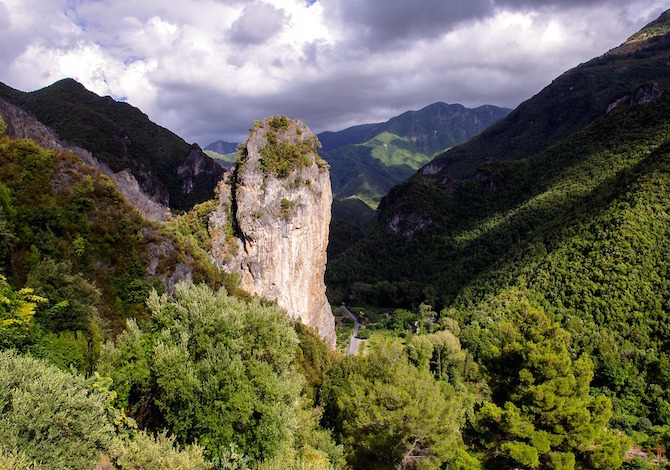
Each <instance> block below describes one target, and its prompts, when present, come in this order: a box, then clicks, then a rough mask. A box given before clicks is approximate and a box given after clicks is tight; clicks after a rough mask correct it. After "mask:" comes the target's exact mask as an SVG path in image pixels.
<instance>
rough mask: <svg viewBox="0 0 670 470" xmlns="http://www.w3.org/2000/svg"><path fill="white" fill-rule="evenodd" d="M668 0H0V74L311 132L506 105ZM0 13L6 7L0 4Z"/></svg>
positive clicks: (171, 114)
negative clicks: (445, 106)
mask: <svg viewBox="0 0 670 470" xmlns="http://www.w3.org/2000/svg"><path fill="white" fill-rule="evenodd" d="M669 7H670V0H661V1H660V2H659V1H658V0H637V1H633V2H629V3H628V4H627V5H621V4H619V2H617V1H616V0H580V1H577V0H574V1H573V0H567V1H558V0H556V1H552V0H543V1H541V2H532V1H530V0H494V1H492V0H473V1H471V2H444V1H443V0H426V1H425V2H422V3H421V4H420V6H418V7H417V6H416V5H415V4H414V3H411V2H404V1H402V0H357V1H355V2H352V1H350V0H327V1H325V0H319V1H316V2H313V4H311V5H310V3H309V2H306V1H305V0H254V1H253V2H251V3H250V2H244V1H238V0H229V1H223V0H175V1H171V2H165V1H164V0H145V1H143V2H136V1H134V0H97V1H84V0H0V41H1V42H2V44H3V48H2V49H1V50H0V81H2V82H5V83H7V84H8V85H10V86H13V87H15V88H18V89H21V90H32V89H35V88H39V87H43V86H47V85H49V84H51V83H53V82H54V81H56V80H58V79H61V78H64V77H72V78H75V79H76V80H78V81H80V82H81V83H83V84H84V85H85V86H86V87H87V88H89V89H91V90H92V91H95V92H96V93H98V94H101V95H103V94H110V95H112V96H114V97H117V98H119V97H125V98H127V100H128V102H130V103H131V104H133V105H134V106H137V107H139V108H140V109H142V110H143V111H144V112H145V113H147V114H148V115H149V116H150V118H151V119H153V120H154V121H156V122H158V123H159V124H161V125H164V126H166V127H168V128H169V129H171V130H173V131H175V132H176V133H177V134H179V135H181V136H182V137H184V138H185V139H186V140H188V141H197V142H198V143H200V144H202V145H206V144H208V143H209V142H210V141H213V140H216V139H219V138H226V139H228V140H242V139H244V138H245V136H246V133H247V130H248V128H249V126H250V125H251V122H252V121H253V120H254V119H259V118H262V117H264V116H267V115H270V114H275V113H284V114H287V115H289V116H291V117H295V118H300V119H303V120H305V121H306V122H307V124H308V125H309V126H310V127H312V129H313V130H315V131H317V132H318V131H322V130H326V129H329V130H337V129H341V128H343V127H346V126H348V125H353V124H358V123H363V122H375V121H381V120H386V119H388V118H390V117H391V116H393V115H395V114H398V113H400V112H402V111H405V110H407V109H418V108H420V107H423V106H425V105H427V104H430V103H432V102H435V101H447V102H452V103H453V102H460V103H462V104H464V105H466V106H478V105H481V104H485V103H490V104H496V105H502V106H510V107H513V106H516V105H517V104H518V103H519V102H521V101H522V100H525V99H527V98H529V97H530V96H532V95H533V94H534V93H536V92H538V91H539V90H540V89H541V88H542V87H544V86H545V85H547V84H548V83H549V82H550V81H551V80H552V79H553V78H555V77H556V76H557V75H559V74H560V73H562V72H563V71H565V70H567V69H568V68H571V67H573V66H575V65H577V64H578V63H579V62H582V61H585V60H588V59H590V58H591V57H594V56H596V55H599V54H601V53H602V52H605V51H606V50H607V49H609V48H611V47H614V46H616V45H618V44H619V43H621V42H623V41H624V40H625V39H626V37H627V36H628V35H629V34H632V33H634V32H635V31H636V30H637V29H639V28H640V27H641V26H643V24H644V23H645V22H647V21H649V20H651V19H653V17H655V16H657V15H658V14H660V13H661V11H662V10H664V9H666V8H669ZM5 10H6V11H5Z"/></svg>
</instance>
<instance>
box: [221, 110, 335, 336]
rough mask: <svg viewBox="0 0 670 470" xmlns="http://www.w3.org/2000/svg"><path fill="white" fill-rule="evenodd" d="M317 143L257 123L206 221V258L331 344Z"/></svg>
mask: <svg viewBox="0 0 670 470" xmlns="http://www.w3.org/2000/svg"><path fill="white" fill-rule="evenodd" d="M317 144H318V140H317V139H316V137H315V136H314V135H313V134H312V132H311V131H310V130H309V129H308V128H307V126H305V124H303V123H301V122H299V121H291V120H288V119H286V117H284V116H282V117H278V116H275V117H272V118H267V119H265V120H264V121H262V122H257V123H256V126H255V128H254V129H253V130H252V131H251V135H250V136H249V139H248V141H247V143H246V150H244V151H243V155H242V156H241V158H240V161H239V164H238V166H237V168H236V169H235V171H234V173H233V175H231V176H230V177H229V178H228V181H227V182H221V183H219V186H218V194H219V205H218V209H217V210H216V211H215V212H214V213H213V214H212V215H211V217H210V221H209V224H210V233H211V234H212V254H213V256H214V258H215V259H216V260H217V262H218V263H219V265H220V266H221V267H222V268H223V269H225V270H226V271H228V272H231V273H236V274H237V275H238V276H239V278H240V284H241V287H242V288H243V289H244V290H246V291H248V292H249V293H251V294H253V295H258V296H260V297H264V298H267V299H269V300H274V301H276V302H277V304H278V305H279V306H281V307H283V308H284V309H286V311H287V312H288V315H289V316H290V317H291V318H293V319H298V320H300V321H301V322H302V323H304V324H306V325H308V326H310V327H313V328H314V329H316V330H317V331H318V332H319V334H320V335H321V336H322V337H323V338H324V339H325V341H326V342H327V343H328V344H329V345H331V346H334V345H335V322H334V317H333V314H332V311H331V308H330V304H329V303H328V300H327V298H326V287H325V284H324V274H325V269H326V248H327V245H328V230H329V224H330V218H331V204H332V193H331V187H330V177H329V174H328V165H327V163H326V162H325V161H323V160H321V158H320V157H319V156H318V155H317V153H316V145H317Z"/></svg>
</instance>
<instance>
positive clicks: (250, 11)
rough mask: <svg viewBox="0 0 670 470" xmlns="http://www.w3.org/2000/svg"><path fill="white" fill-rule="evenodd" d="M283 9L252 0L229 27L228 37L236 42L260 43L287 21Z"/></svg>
mask: <svg viewBox="0 0 670 470" xmlns="http://www.w3.org/2000/svg"><path fill="white" fill-rule="evenodd" d="M287 19H288V18H287V17H286V14H285V12H284V10H280V9H278V8H275V7H274V6H272V5H268V4H267V3H258V2H254V3H251V4H249V5H247V6H246V7H244V10H242V14H241V15H240V17H239V18H238V19H237V20H235V22H234V23H233V24H232V25H231V27H230V39H231V40H232V41H233V42H235V43H237V44H243V45H244V44H254V45H255V44H262V43H264V42H265V41H267V40H268V39H270V38H272V37H273V36H274V35H275V34H277V33H279V32H280V31H281V30H282V29H283V28H284V26H285V25H286V21H287Z"/></svg>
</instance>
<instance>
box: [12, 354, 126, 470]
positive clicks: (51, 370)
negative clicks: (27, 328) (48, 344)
mask: <svg viewBox="0 0 670 470" xmlns="http://www.w3.org/2000/svg"><path fill="white" fill-rule="evenodd" d="M0 435H2V436H3V438H2V444H1V446H2V448H3V449H4V450H5V451H8V450H15V449H16V450H18V451H19V452H20V453H21V455H24V456H25V457H26V458H27V459H29V460H30V461H34V462H36V463H37V464H38V465H43V466H46V465H48V466H49V468H62V469H84V468H86V469H88V468H91V467H92V464H93V463H94V462H96V461H97V460H98V458H99V457H100V455H102V454H105V453H110V452H112V451H113V450H114V436H115V434H114V428H113V427H112V425H111V423H110V422H109V421H108V419H107V415H106V406H105V403H104V401H103V398H102V397H101V396H99V395H98V394H94V393H91V391H90V389H89V388H88V386H87V385H86V382H85V380H84V379H83V378H82V377H78V376H73V375H71V374H68V373H65V372H60V371H58V370H57V369H56V368H55V367H53V366H47V365H45V364H44V363H42V362H40V361H38V360H35V359H33V358H31V357H28V356H19V355H17V354H16V353H14V352H7V351H3V352H0Z"/></svg>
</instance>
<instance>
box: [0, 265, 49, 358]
mask: <svg viewBox="0 0 670 470" xmlns="http://www.w3.org/2000/svg"><path fill="white" fill-rule="evenodd" d="M43 302H46V299H45V298H43V297H40V296H38V295H35V294H34V293H33V290H32V289H31V288H28V287H26V288H23V289H21V290H19V291H18V292H14V290H13V289H12V288H11V286H10V285H9V283H8V282H7V278H6V277H4V276H2V275H0V348H2V349H7V348H22V347H23V346H25V344H26V342H27V341H28V335H29V334H30V332H31V329H32V328H33V326H34V325H33V323H34V322H33V317H34V316H35V310H36V308H37V305H38V304H39V303H43Z"/></svg>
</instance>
